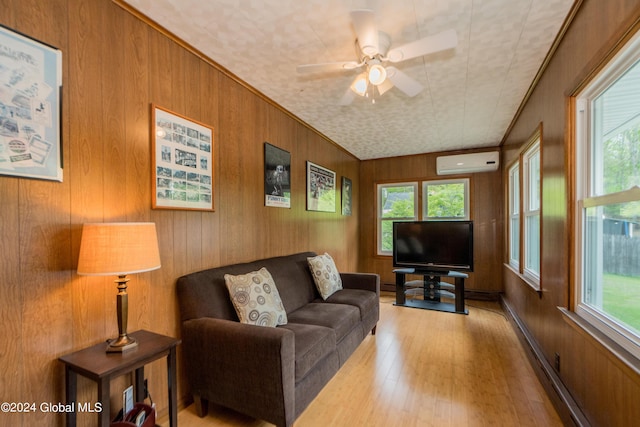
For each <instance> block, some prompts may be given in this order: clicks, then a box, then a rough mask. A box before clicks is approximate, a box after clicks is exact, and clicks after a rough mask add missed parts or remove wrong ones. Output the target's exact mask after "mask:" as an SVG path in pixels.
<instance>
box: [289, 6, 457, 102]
mask: <svg viewBox="0 0 640 427" xmlns="http://www.w3.org/2000/svg"><path fill="white" fill-rule="evenodd" d="M351 22H352V24H353V29H354V30H355V33H356V37H357V38H356V43H355V44H356V54H357V56H358V60H357V61H342V62H327V63H321V64H308V65H299V66H298V67H297V70H298V72H299V73H318V72H330V71H340V70H354V69H357V68H363V69H364V71H363V72H362V73H360V74H359V75H358V76H357V77H356V78H355V80H353V82H352V83H351V86H350V87H349V89H348V90H347V92H346V93H345V95H344V96H343V97H342V99H341V100H340V105H348V104H351V102H352V101H353V100H354V98H355V96H356V94H357V95H360V96H363V97H368V96H370V97H371V100H372V102H375V99H374V96H373V95H374V91H375V90H377V91H378V93H379V94H380V95H383V94H384V93H385V92H387V91H388V90H389V89H391V88H393V87H394V86H395V87H397V88H398V89H400V90H401V91H402V92H404V93H405V94H406V95H407V96H409V97H413V96H416V95H417V94H418V93H420V92H421V91H422V90H423V89H424V87H423V86H422V85H421V84H420V83H418V82H417V81H416V80H414V79H413V78H411V77H409V76H408V75H407V74H405V73H403V72H402V71H400V70H399V69H397V68H396V67H394V66H393V65H386V64H387V63H398V62H401V61H406V60H408V59H412V58H417V57H418V56H423V55H428V54H431V53H435V52H440V51H443V50H447V49H452V48H454V47H456V45H457V44H458V36H457V35H456V32H455V30H447V31H443V32H441V33H438V34H435V35H433V36H429V37H425V38H422V39H419V40H416V41H413V42H410V43H407V44H405V45H402V46H398V47H394V48H392V49H389V48H390V47H391V37H389V35H388V34H387V33H384V32H382V31H378V28H377V27H376V24H375V14H374V13H373V11H371V10H367V9H362V10H354V11H352V12H351Z"/></svg>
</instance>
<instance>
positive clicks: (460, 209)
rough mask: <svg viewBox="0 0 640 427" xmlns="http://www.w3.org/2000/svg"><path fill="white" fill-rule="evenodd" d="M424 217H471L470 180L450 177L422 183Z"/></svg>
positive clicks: (463, 218) (427, 218)
mask: <svg viewBox="0 0 640 427" xmlns="http://www.w3.org/2000/svg"><path fill="white" fill-rule="evenodd" d="M422 200H423V203H424V206H423V209H422V219H424V220H433V219H441V220H445V219H448V220H452V219H459V220H467V219H469V180H468V179H449V180H442V181H425V182H423V183H422Z"/></svg>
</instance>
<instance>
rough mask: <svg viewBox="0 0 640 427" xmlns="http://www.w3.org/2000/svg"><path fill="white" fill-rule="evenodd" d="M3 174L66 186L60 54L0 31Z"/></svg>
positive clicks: (0, 162)
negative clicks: (64, 182) (63, 172)
mask: <svg viewBox="0 0 640 427" xmlns="http://www.w3.org/2000/svg"><path fill="white" fill-rule="evenodd" d="M0 52H2V54H1V55H0V174H2V175H11V176H19V177H25V178H37V179H47V180H51V181H59V182H62V138H61V134H60V128H61V127H60V120H61V116H60V112H61V110H62V105H61V92H62V53H61V52H60V50H59V49H56V48H54V47H51V46H48V45H46V44H44V43H41V42H39V41H37V40H34V39H32V38H30V37H27V36H25V35H22V34H19V33H17V32H15V31H12V30H10V29H9V28H6V27H2V26H0Z"/></svg>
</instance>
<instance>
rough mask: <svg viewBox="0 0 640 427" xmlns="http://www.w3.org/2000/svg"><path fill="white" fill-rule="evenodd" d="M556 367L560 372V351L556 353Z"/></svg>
mask: <svg viewBox="0 0 640 427" xmlns="http://www.w3.org/2000/svg"><path fill="white" fill-rule="evenodd" d="M555 368H556V371H557V372H560V353H556V357H555Z"/></svg>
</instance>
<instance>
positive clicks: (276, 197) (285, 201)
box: [264, 142, 291, 208]
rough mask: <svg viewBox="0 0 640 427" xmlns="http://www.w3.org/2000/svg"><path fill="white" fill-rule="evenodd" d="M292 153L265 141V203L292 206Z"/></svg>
mask: <svg viewBox="0 0 640 427" xmlns="http://www.w3.org/2000/svg"><path fill="white" fill-rule="evenodd" d="M290 176H291V154H290V153H289V152H288V151H285V150H283V149H281V148H278V147H275V146H273V145H271V144H269V143H268V142H265V143H264V205H265V206H273V207H277V208H290V207H291V183H290V181H289V177H290Z"/></svg>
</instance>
